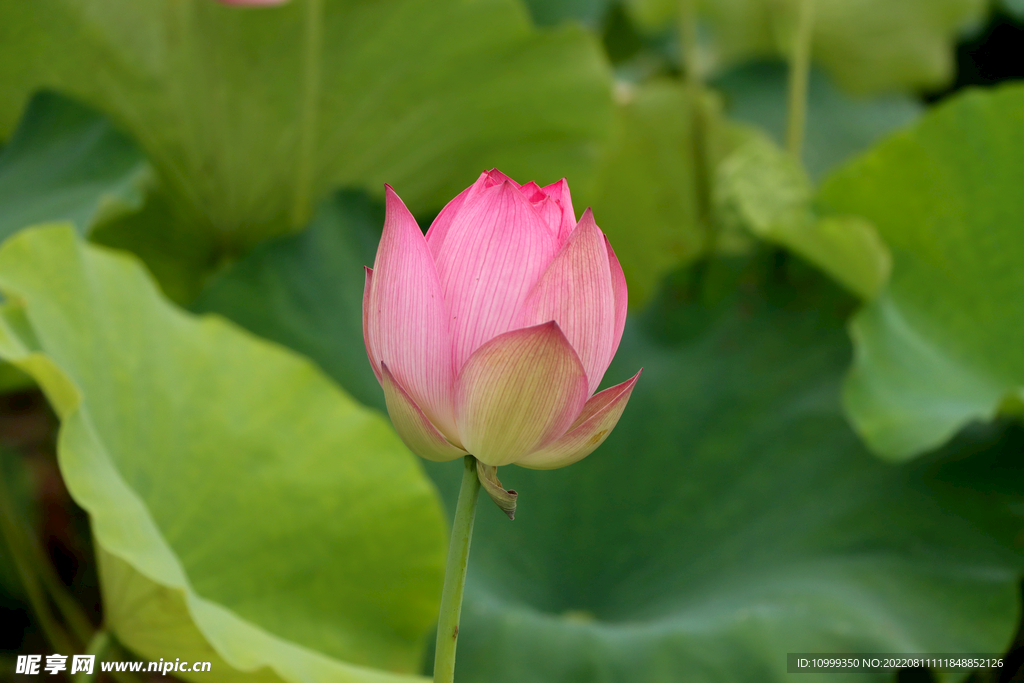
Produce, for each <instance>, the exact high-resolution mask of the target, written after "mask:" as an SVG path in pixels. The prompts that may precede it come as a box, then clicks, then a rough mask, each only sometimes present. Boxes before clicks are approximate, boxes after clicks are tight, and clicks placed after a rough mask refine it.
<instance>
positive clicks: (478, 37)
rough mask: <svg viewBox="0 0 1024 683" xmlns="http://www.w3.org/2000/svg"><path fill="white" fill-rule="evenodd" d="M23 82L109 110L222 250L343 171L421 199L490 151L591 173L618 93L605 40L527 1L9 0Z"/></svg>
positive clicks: (273, 230) (336, 180) (505, 163)
mask: <svg viewBox="0 0 1024 683" xmlns="http://www.w3.org/2000/svg"><path fill="white" fill-rule="evenodd" d="M439 36H443V38H442V39H439V38H438V37H439ZM31 79H34V81H32V80H31ZM26 81H31V82H33V84H34V85H37V86H49V87H52V88H55V89H58V90H61V91H64V92H67V93H70V94H72V95H74V96H75V97H77V98H80V99H81V100H82V101H85V102H88V103H90V104H91V105H93V106H95V107H96V108H97V109H100V110H101V111H104V112H105V113H107V114H108V115H110V117H111V118H112V120H114V121H115V122H117V123H118V124H119V125H121V126H122V127H123V128H124V129H125V130H127V131H129V132H130V133H131V134H132V135H133V136H134V137H135V139H136V140H137V141H138V143H139V145H140V147H141V148H142V149H143V150H144V151H145V152H146V154H147V155H148V157H149V159H150V161H151V162H152V163H153V165H154V167H155V168H156V169H157V170H158V172H159V174H160V177H161V179H162V181H163V182H164V183H165V185H166V191H167V192H168V193H169V195H170V196H171V197H173V198H174V200H175V201H176V202H178V203H180V204H181V205H182V207H183V210H184V211H186V212H187V214H188V216H189V219H190V220H191V221H192V222H194V223H197V224H199V225H201V226H203V228H204V229H205V230H207V231H208V232H210V233H212V234H214V235H215V236H216V237H217V239H218V240H219V241H220V242H221V243H222V244H223V245H225V248H228V249H244V248H247V247H249V246H251V245H253V244H255V243H256V242H257V241H259V240H261V239H264V238H266V237H268V236H272V235H276V234H281V233H284V232H288V231H290V230H296V229H298V228H300V227H301V226H303V225H304V224H305V223H306V222H307V221H308V220H309V218H310V213H311V209H312V207H313V205H314V203H315V202H316V201H317V200H318V199H319V198H320V197H322V196H324V195H325V194H326V192H327V191H328V189H329V188H330V187H331V186H333V185H335V184H341V183H354V184H358V185H361V186H363V187H367V188H370V189H371V190H372V191H374V192H380V191H381V188H382V187H383V184H384V183H385V182H389V183H391V184H392V185H394V187H395V188H396V189H397V190H398V191H399V192H400V194H401V195H402V196H403V197H404V198H405V199H406V201H407V202H409V203H410V205H412V206H413V207H416V208H417V209H424V208H429V207H430V206H434V207H439V206H440V205H441V204H442V203H443V202H444V201H447V199H448V198H450V197H451V196H453V195H454V194H455V192H456V191H458V190H459V189H461V188H462V187H464V186H466V185H468V184H469V183H470V182H471V181H472V180H473V178H474V177H475V176H476V175H477V174H478V173H479V171H480V169H482V168H484V167H488V166H500V167H501V168H502V169H503V170H505V171H506V172H508V173H510V174H511V175H513V176H516V177H527V176H529V177H536V178H537V179H538V180H554V179H555V178H554V177H552V178H547V177H546V176H547V175H552V176H553V175H554V174H556V173H557V174H559V175H567V176H569V177H570V178H571V179H576V178H577V177H583V176H585V175H586V172H587V168H588V165H589V162H590V161H591V160H592V157H593V154H594V152H595V149H594V143H595V142H596V141H599V140H600V139H601V137H602V136H603V134H604V131H605V129H606V125H607V119H608V116H609V114H610V104H611V103H610V98H609V90H610V88H609V82H608V72H607V67H606V65H605V63H604V61H603V60H602V58H601V56H600V54H599V52H598V47H597V45H596V42H595V41H594V40H593V39H592V38H591V37H590V36H589V35H588V34H587V33H586V32H584V31H583V30H582V29H579V28H573V27H566V28H564V29H561V30H558V31H556V32H549V33H543V34H541V33H538V32H536V31H535V30H533V29H532V28H531V26H530V24H529V20H528V18H527V16H526V13H525V11H524V10H523V9H522V8H521V7H520V6H518V5H517V4H516V3H515V2H513V0H482V1H480V2H472V3H467V2H462V1H461V0H444V1H442V2H427V1H426V0H387V1H386V2H374V3H360V2H352V1H344V0H293V1H292V2H289V3H286V4H284V5H282V6H279V7H274V8H239V7H231V6H226V5H224V4H221V3H217V2H211V1H210V0H142V1H139V0H114V1H112V2H111V1H104V2H87V3H79V2H68V1H67V0H40V1H39V2H33V3H18V2H14V3H5V4H4V5H3V6H2V8H0V84H3V85H4V86H5V87H11V88H12V89H13V88H15V87H16V86H18V84H22V83H25V82H26Z"/></svg>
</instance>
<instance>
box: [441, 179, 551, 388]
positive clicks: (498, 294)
mask: <svg viewBox="0 0 1024 683" xmlns="http://www.w3.org/2000/svg"><path fill="white" fill-rule="evenodd" d="M492 173H493V172H492ZM556 250H557V244H556V240H555V237H554V236H553V235H552V234H551V233H550V232H549V231H548V230H547V228H546V227H545V226H544V224H543V223H542V222H541V220H540V218H539V216H538V214H537V212H536V211H535V210H534V208H533V206H532V205H531V204H530V203H529V202H528V201H526V198H525V197H523V195H522V193H521V192H520V191H519V189H518V188H517V187H516V186H515V185H513V184H512V183H511V182H508V181H504V182H502V183H501V184H500V185H495V186H493V187H488V188H486V189H483V190H481V191H480V192H478V193H474V194H471V195H469V196H467V198H466V200H465V201H464V202H463V204H462V207H461V208H460V209H459V211H458V212H456V214H455V217H454V219H453V220H452V223H451V225H450V227H449V228H448V233H447V235H446V237H445V238H444V241H443V242H442V243H441V248H440V251H439V253H438V256H437V273H438V276H439V278H440V281H441V291H442V292H443V294H444V300H445V302H446V303H447V304H448V312H449V315H450V316H451V317H450V319H449V320H450V330H451V339H452V363H453V368H454V370H455V372H456V373H458V372H459V371H460V369H461V368H462V366H463V365H464V364H465V363H466V361H467V359H468V358H469V357H470V356H471V355H472V354H473V352H474V351H476V350H477V349H478V348H479V347H480V345H481V344H483V343H484V342H486V341H488V340H490V339H492V338H494V337H496V336H498V335H499V334H502V333H504V332H507V331H509V330H510V329H512V328H513V324H512V323H513V321H514V318H515V316H516V314H517V312H518V311H519V308H520V307H521V306H522V304H523V301H524V300H525V299H526V296H527V294H528V293H529V292H530V290H531V289H532V288H533V286H534V284H536V282H537V279H538V278H539V277H540V275H541V273H543V272H544V270H545V269H546V268H547V266H548V264H549V263H550V262H551V259H552V258H554V255H555V252H556ZM542 322H547V321H542Z"/></svg>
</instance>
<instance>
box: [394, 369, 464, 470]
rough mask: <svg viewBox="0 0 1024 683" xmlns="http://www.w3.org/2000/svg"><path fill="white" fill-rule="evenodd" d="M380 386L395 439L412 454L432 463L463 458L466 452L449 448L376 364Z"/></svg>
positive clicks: (441, 436) (407, 395) (400, 387)
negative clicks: (399, 439) (397, 438)
mask: <svg viewBox="0 0 1024 683" xmlns="http://www.w3.org/2000/svg"><path fill="white" fill-rule="evenodd" d="M380 370H381V372H380V375H381V386H382V387H383V388H384V400H385V401H387V405H388V415H390V416H391V424H393V425H394V427H395V431H396V432H398V436H400V437H402V441H404V442H405V445H406V446H408V447H409V450H411V451H412V452H413V453H415V454H416V455H418V456H420V457H421V458H425V459H427V460H433V461H435V462H447V461H449V460H455V459H456V458H464V457H466V456H467V455H469V454H468V453H466V451H464V450H462V449H461V448H459V447H458V446H455V445H453V444H452V443H451V442H450V441H448V439H446V438H445V437H444V435H442V434H441V432H440V431H438V429H437V427H435V426H434V425H433V423H431V421H430V420H429V419H427V416H426V415H424V414H423V411H422V410H420V407H419V406H418V405H416V402H415V401H413V400H412V398H411V397H410V396H409V394H408V393H407V392H406V391H405V389H404V388H403V387H402V385H401V384H399V383H398V381H397V380H395V378H394V376H393V375H392V374H391V371H390V370H388V366H387V365H385V364H384V363H381V364H380Z"/></svg>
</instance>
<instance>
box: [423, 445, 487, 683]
mask: <svg viewBox="0 0 1024 683" xmlns="http://www.w3.org/2000/svg"><path fill="white" fill-rule="evenodd" d="M479 493H480V478H479V477H478V476H477V473H476V458H474V457H473V456H472V455H467V456H466V458H465V469H463V471H462V487H461V488H460V489H459V502H458V504H457V505H456V506H455V523H454V524H453V525H452V537H451V541H450V543H449V545H448V565H447V566H446V567H445V570H444V589H443V590H442V591H441V615H440V616H439V617H438V620H437V648H436V649H435V650H434V683H452V682H453V681H454V680H455V646H456V645H458V643H459V616H460V615H461V614H462V593H463V591H464V590H465V588H466V568H467V567H468V566H469V542H470V541H471V540H472V538H473V520H474V519H475V518H476V500H477V496H478V494H479Z"/></svg>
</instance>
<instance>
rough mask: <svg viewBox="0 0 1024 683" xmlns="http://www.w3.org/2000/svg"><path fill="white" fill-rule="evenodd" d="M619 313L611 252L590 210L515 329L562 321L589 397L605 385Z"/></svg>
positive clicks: (530, 298)
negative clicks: (584, 371)
mask: <svg viewBox="0 0 1024 683" xmlns="http://www.w3.org/2000/svg"><path fill="white" fill-rule="evenodd" d="M615 315H616V309H615V290H614V288H613V286H612V273H611V266H610V263H609V260H608V249H607V247H606V246H605V239H604V235H602V234H601V229H600V228H598V227H597V224H596V223H594V216H593V214H592V213H591V212H590V209H587V211H586V213H584V214H583V218H581V219H580V224H579V226H577V228H576V230H574V231H573V233H572V235H570V236H569V241H568V242H566V243H565V245H564V246H563V247H562V249H561V251H559V252H558V255H557V256H556V257H555V259H554V261H552V262H551V265H550V266H549V267H548V269H547V270H546V271H545V272H544V275H542V276H541V278H540V280H539V281H538V282H537V285H536V287H534V288H533V290H532V291H531V292H530V295H529V296H528V297H527V299H526V301H525V303H524V304H523V307H522V308H521V309H520V311H519V316H518V318H517V321H516V327H528V326H530V325H537V324H540V323H543V322H547V321H549V320H554V321H555V322H557V323H558V326H559V327H560V328H561V329H562V331H563V332H564V333H565V336H566V338H567V339H568V340H569V343H570V344H572V348H573V349H575V350H576V353H577V354H579V357H580V362H581V363H583V367H584V369H585V370H586V372H587V380H588V383H589V390H588V392H587V394H588V395H589V394H591V393H593V392H594V390H595V389H597V386H598V385H599V384H600V383H601V378H602V377H604V371H605V370H607V369H608V364H609V363H611V362H612V356H613V355H614V353H615V348H616V346H617V343H616V342H617V340H616V337H615V332H616V328H615V324H616V317H615Z"/></svg>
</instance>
